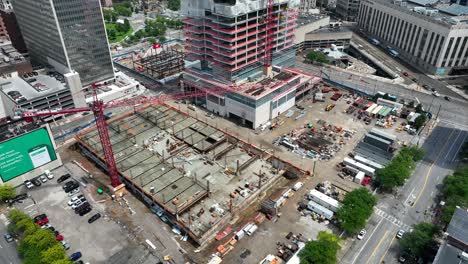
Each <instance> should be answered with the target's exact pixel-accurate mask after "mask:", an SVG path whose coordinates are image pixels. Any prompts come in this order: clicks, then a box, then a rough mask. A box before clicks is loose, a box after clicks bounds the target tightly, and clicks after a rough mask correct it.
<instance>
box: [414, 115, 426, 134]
mask: <svg viewBox="0 0 468 264" xmlns="http://www.w3.org/2000/svg"><path fill="white" fill-rule="evenodd" d="M426 121H427V116H426V115H425V114H421V115H420V116H418V117H416V119H415V120H414V128H416V130H419V129H420V128H421V127H422V126H423V125H424V124H425V123H426Z"/></svg>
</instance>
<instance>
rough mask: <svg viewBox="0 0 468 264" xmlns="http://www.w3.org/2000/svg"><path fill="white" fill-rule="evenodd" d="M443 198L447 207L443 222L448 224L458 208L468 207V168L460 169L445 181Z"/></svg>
mask: <svg viewBox="0 0 468 264" xmlns="http://www.w3.org/2000/svg"><path fill="white" fill-rule="evenodd" d="M442 197H443V198H442V199H443V200H444V201H445V206H444V208H443V211H442V217H441V220H442V222H443V223H445V224H448V223H449V222H450V219H452V216H453V213H454V212H455V209H456V207H457V206H460V207H463V208H467V207H468V166H463V167H460V168H458V169H457V170H455V171H454V172H453V174H452V175H449V176H447V177H446V178H445V179H444V181H443V187H442Z"/></svg>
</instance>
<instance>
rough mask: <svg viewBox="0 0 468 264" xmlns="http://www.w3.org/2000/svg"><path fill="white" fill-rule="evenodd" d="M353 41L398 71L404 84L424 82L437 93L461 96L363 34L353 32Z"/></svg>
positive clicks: (420, 83) (422, 83)
mask: <svg viewBox="0 0 468 264" xmlns="http://www.w3.org/2000/svg"><path fill="white" fill-rule="evenodd" d="M352 40H353V42H354V43H356V44H358V45H361V46H362V49H363V50H365V51H366V52H367V53H369V54H370V55H372V56H373V57H375V58H376V59H377V60H379V61H381V62H383V63H384V64H385V65H386V66H387V67H389V68H390V69H391V70H393V71H395V72H396V73H398V74H399V75H400V76H401V77H402V78H404V79H405V84H413V83H416V84H417V85H419V86H420V87H421V86H422V85H424V84H426V85H428V86H429V88H434V89H436V90H437V91H438V92H439V93H441V94H445V95H448V96H450V97H455V98H461V97H460V95H458V94H457V93H454V92H453V91H452V90H450V89H448V88H447V87H446V86H447V84H446V83H444V82H443V81H440V80H437V79H433V78H431V77H429V76H427V75H426V74H424V73H422V72H421V71H419V70H418V69H416V68H414V67H413V66H411V65H410V64H408V63H406V62H405V61H403V60H402V59H400V58H393V57H391V56H389V55H388V54H387V51H386V50H385V48H384V47H381V46H375V45H372V44H371V43H369V42H368V41H367V39H366V37H364V36H363V35H359V33H358V34H353V39H352ZM403 72H407V73H408V76H404V75H403ZM413 78H416V79H417V82H414V81H413V80H412V79H413Z"/></svg>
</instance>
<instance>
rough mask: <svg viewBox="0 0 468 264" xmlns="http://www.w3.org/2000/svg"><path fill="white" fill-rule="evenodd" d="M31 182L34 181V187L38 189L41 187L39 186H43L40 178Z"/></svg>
mask: <svg viewBox="0 0 468 264" xmlns="http://www.w3.org/2000/svg"><path fill="white" fill-rule="evenodd" d="M31 181H32V183H33V184H34V185H36V186H37V187H39V186H41V185H42V183H41V181H40V180H39V179H38V178H35V179H32V180H31Z"/></svg>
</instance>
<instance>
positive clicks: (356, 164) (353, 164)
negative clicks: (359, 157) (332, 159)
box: [343, 157, 375, 177]
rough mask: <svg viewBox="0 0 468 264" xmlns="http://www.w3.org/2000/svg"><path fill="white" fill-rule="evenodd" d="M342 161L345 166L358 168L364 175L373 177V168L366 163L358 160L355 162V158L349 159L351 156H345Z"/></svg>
mask: <svg viewBox="0 0 468 264" xmlns="http://www.w3.org/2000/svg"><path fill="white" fill-rule="evenodd" d="M343 163H344V164H345V165H347V166H350V167H352V168H355V169H358V170H360V171H362V172H364V173H365V174H366V175H368V176H371V177H373V176H374V175H375V169H373V168H371V167H369V166H367V165H364V164H362V163H360V162H357V161H356V160H354V159H351V158H348V157H345V158H344V159H343Z"/></svg>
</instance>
